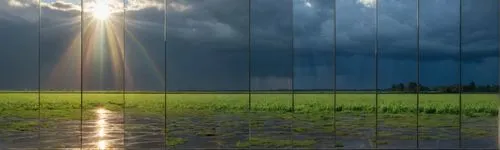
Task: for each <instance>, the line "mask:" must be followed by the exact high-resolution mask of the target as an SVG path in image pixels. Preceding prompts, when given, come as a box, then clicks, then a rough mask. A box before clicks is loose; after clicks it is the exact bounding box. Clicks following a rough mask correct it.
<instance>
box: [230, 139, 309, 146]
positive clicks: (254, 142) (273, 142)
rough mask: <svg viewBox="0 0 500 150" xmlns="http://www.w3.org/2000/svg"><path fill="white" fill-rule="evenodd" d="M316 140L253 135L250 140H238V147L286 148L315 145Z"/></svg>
mask: <svg viewBox="0 0 500 150" xmlns="http://www.w3.org/2000/svg"><path fill="white" fill-rule="evenodd" d="M315 143H316V141H314V140H293V141H292V140H281V139H272V138H267V137H252V138H251V139H250V140H248V141H243V142H241V141H238V142H237V143H236V147H238V148H249V147H267V148H285V147H310V146H312V145H314V144H315Z"/></svg>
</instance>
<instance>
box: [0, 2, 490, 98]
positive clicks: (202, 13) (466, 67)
mask: <svg viewBox="0 0 500 150" xmlns="http://www.w3.org/2000/svg"><path fill="white" fill-rule="evenodd" d="M109 1H110V5H111V6H112V7H113V8H116V10H121V8H120V7H121V6H122V5H123V4H122V3H120V1H114V0H109ZM128 2H129V3H128V6H127V10H128V11H127V12H126V17H125V20H126V27H127V32H128V33H127V34H126V36H125V38H120V39H119V40H118V41H120V42H118V44H123V43H125V64H126V66H127V67H128V68H127V71H126V72H128V73H129V75H127V76H125V80H126V82H125V85H126V89H127V90H163V88H164V84H165V80H163V79H164V78H165V76H166V77H167V80H166V84H167V87H168V89H177V90H178V89H190V90H195V89H198V90H229V89H238V90H245V89H248V87H249V83H250V85H251V88H252V89H261V90H267V89H290V88H291V84H290V83H291V81H290V79H292V77H294V80H293V84H294V88H296V89H325V88H333V85H334V84H336V86H337V88H339V89H375V80H376V78H375V73H376V71H375V59H374V58H375V49H376V48H375V44H376V43H375V42H376V40H375V39H376V35H378V37H377V38H378V43H377V45H378V49H377V52H378V56H379V59H378V71H377V72H378V83H379V85H378V86H379V87H381V88H387V87H390V85H391V84H394V83H399V82H409V81H416V80H417V74H416V73H417V61H416V60H417V5H416V4H417V3H416V1H414V0H379V8H378V12H379V16H378V28H376V26H375V25H376V24H375V23H376V20H375V19H376V18H375V12H376V11H375V10H376V9H377V8H376V6H375V5H374V4H375V1H373V0H337V1H336V11H334V10H335V9H334V7H333V6H334V3H333V1H332V0H251V1H250V4H251V7H249V1H248V0H206V1H200V0H172V1H170V0H169V1H168V7H167V11H166V16H167V21H166V29H167V30H166V31H167V32H166V33H167V34H166V40H167V44H164V41H165V35H164V28H165V26H164V25H165V23H164V12H165V11H164V9H165V7H164V5H163V1H162V0H134V1H132V0H130V1H128ZM87 3H88V4H89V5H90V4H91V3H92V0H85V1H84V5H85V4H87ZM459 6H460V3H459V1H458V0H421V1H420V10H419V12H420V14H419V18H420V20H419V21H420V22H419V23H420V24H419V27H420V31H419V32H418V33H419V35H420V39H419V43H420V49H419V52H420V81H421V83H422V84H424V85H431V86H435V85H449V84H458V83H459V74H458V73H459V72H458V71H459V61H458V60H459V44H460V42H461V43H462V48H463V49H462V50H463V53H462V72H463V78H462V82H464V83H468V82H470V81H475V82H476V83H477V84H495V83H497V82H498V56H499V52H498V33H499V32H498V28H499V26H498V18H499V17H498V6H499V5H498V1H497V0H463V4H462V6H463V10H462V19H461V20H460V10H459ZM249 8H250V9H249ZM42 9H43V10H42V14H41V15H42V20H41V22H42V29H41V30H39V29H38V21H39V20H38V15H39V14H38V6H37V3H36V1H33V0H7V1H2V2H0V24H1V26H0V33H1V34H0V41H3V42H1V44H0V50H1V55H0V72H2V73H0V83H1V84H0V88H1V89H34V88H36V87H37V85H38V72H37V71H38V70H37V67H38V59H37V58H38V57H37V54H38V48H40V50H41V60H40V63H41V64H40V66H41V68H40V71H41V80H40V81H41V82H40V83H41V86H42V89H49V88H50V89H79V87H80V80H79V79H81V77H80V76H79V75H78V74H79V73H80V72H79V68H77V67H76V68H75V66H79V63H80V59H79V58H80V55H76V54H79V52H80V50H81V47H80V42H79V41H80V40H81V39H80V38H79V33H80V25H81V22H80V19H79V15H80V10H81V9H80V2H79V1H74V0H71V1H54V0H50V1H43V5H42ZM84 10H89V9H84ZM335 13H337V14H336V15H335V17H336V22H335V24H334V21H333V18H334V14H335ZM90 15H91V14H90ZM113 17H115V26H116V28H117V29H123V28H122V22H121V21H123V20H121V19H122V18H123V16H121V14H120V12H119V11H117V13H116V14H113ZM91 19H92V17H86V19H84V23H86V24H88V23H89V22H90V20H91ZM460 21H461V22H462V29H461V33H462V38H461V41H460V36H459V35H460ZM334 28H335V31H336V34H334ZM39 31H40V32H41V35H42V38H41V40H40V41H41V44H40V47H39V45H38V40H39V39H38V32H39ZM376 31H377V32H378V34H376ZM98 32H99V31H98ZM115 33H116V34H117V35H118V36H117V37H123V31H122V30H117V31H116V32H115ZM99 34H103V32H99ZM334 37H335V39H336V40H335V41H334V40H333V39H334ZM75 41H76V42H75ZM83 42H84V43H83V45H84V46H85V47H87V50H84V51H95V52H96V53H94V54H93V55H95V56H96V57H92V59H91V60H88V61H89V65H88V66H85V67H87V68H84V69H83V70H92V71H84V72H83V74H84V76H85V78H84V81H83V83H84V84H85V85H86V86H84V87H85V89H84V90H103V89H115V90H116V89H118V90H119V89H120V87H121V86H120V85H121V84H123V83H122V82H121V80H116V78H117V76H116V75H113V70H112V67H111V66H112V65H113V64H114V63H116V62H115V61H114V60H111V59H108V58H110V57H111V56H110V55H112V54H111V53H107V52H106V51H105V50H104V51H103V49H107V48H106V47H98V46H95V44H96V43H92V42H89V41H88V40H83ZM72 43H73V44H72ZM92 46H94V47H92ZM249 48H250V49H249ZM334 49H335V53H334ZM249 50H250V51H251V53H249ZM68 51H69V52H74V53H72V54H73V55H64V52H68ZM146 54H147V55H146ZM165 54H166V56H167V57H166V58H165ZM334 54H335V56H336V57H334ZM89 58H90V57H89ZM335 59H336V60H335ZM165 61H166V63H165ZM57 64H59V65H60V66H59V69H56V68H57V67H56V65H57ZM165 64H167V65H166V66H165ZM333 64H336V65H335V66H336V69H335V71H336V72H335V73H334V69H333V68H334V65H333ZM61 66H62V67H61ZM249 67H250V68H249ZM165 69H166V72H167V73H166V74H165ZM249 70H250V71H251V73H250V74H249ZM115 74H123V71H119V72H115ZM249 75H250V76H249ZM334 77H336V83H334V80H333V79H334ZM120 79H121V78H120ZM249 80H250V82H249Z"/></svg>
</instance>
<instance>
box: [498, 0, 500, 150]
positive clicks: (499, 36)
mask: <svg viewBox="0 0 500 150" xmlns="http://www.w3.org/2000/svg"><path fill="white" fill-rule="evenodd" d="M497 2H498V8H497V16H498V18H497V26H498V34H497V39H498V43H497V48H498V51H497V52H498V59H497V61H498V63H497V64H498V66H497V67H498V77H497V78H498V81H497V86H500V0H498V1H497ZM497 90H498V91H497V94H498V95H499V96H500V88H499V89H497ZM497 99H498V100H497V111H498V110H499V109H500V105H499V102H498V101H499V100H500V97H497ZM497 126H498V127H497V128H498V133H497V149H500V111H499V112H498V113H497Z"/></svg>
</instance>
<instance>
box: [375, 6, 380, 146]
mask: <svg viewBox="0 0 500 150" xmlns="http://www.w3.org/2000/svg"><path fill="white" fill-rule="evenodd" d="M378 1H379V0H375V148H377V147H378V144H377V141H378V15H379V14H378V9H379V2H378Z"/></svg>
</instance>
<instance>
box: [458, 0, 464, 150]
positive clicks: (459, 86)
mask: <svg viewBox="0 0 500 150" xmlns="http://www.w3.org/2000/svg"><path fill="white" fill-rule="evenodd" d="M462 3H463V0H460V4H459V5H460V6H459V9H460V10H459V11H460V12H459V13H460V18H459V20H460V21H459V28H460V29H459V31H458V32H459V37H458V39H459V44H458V45H459V58H458V61H459V62H458V65H459V67H458V74H459V81H458V101H459V107H460V108H459V117H458V121H459V123H458V138H459V139H458V147H459V148H462V9H463V8H462Z"/></svg>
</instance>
